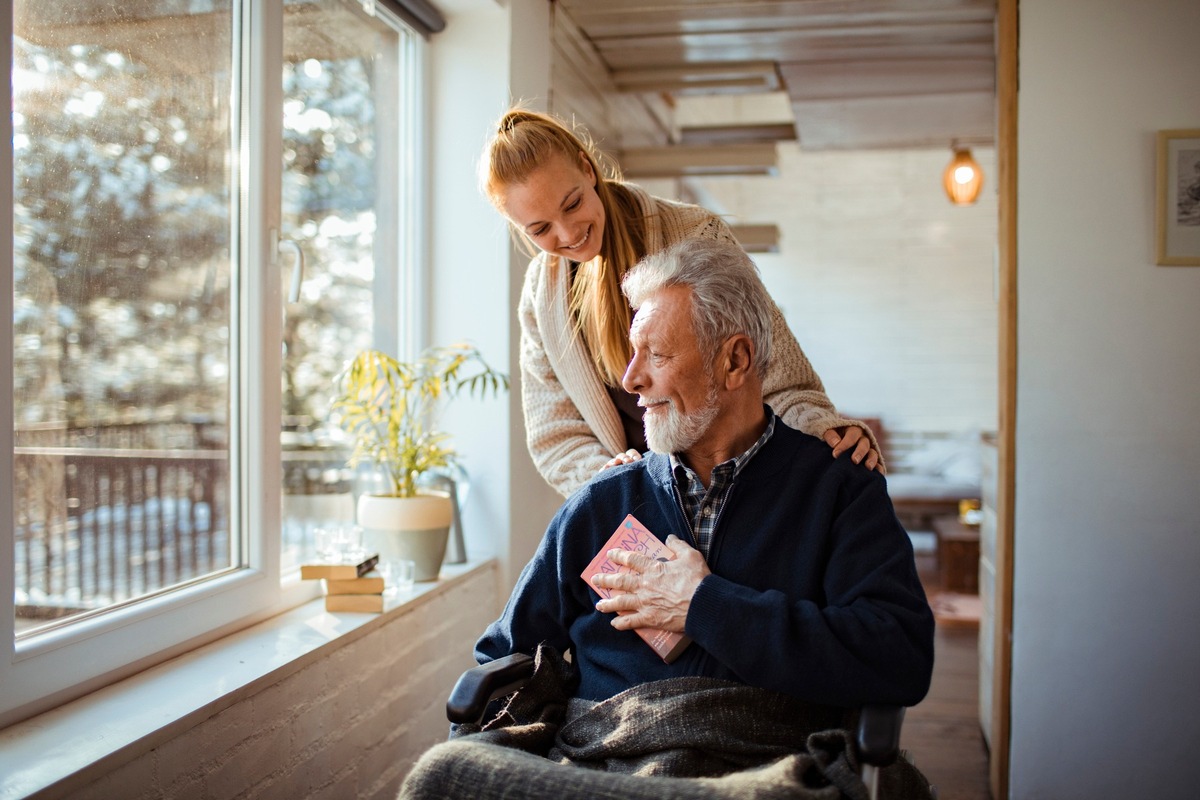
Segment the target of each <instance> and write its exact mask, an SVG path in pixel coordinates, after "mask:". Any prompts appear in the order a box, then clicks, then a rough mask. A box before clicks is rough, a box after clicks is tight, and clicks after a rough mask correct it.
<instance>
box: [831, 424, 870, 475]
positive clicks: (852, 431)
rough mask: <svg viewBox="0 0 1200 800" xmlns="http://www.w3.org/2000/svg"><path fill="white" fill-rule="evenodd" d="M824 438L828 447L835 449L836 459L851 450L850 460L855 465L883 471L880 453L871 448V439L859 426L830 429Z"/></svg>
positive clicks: (834, 455)
mask: <svg viewBox="0 0 1200 800" xmlns="http://www.w3.org/2000/svg"><path fill="white" fill-rule="evenodd" d="M822 438H823V439H824V440H825V443H826V444H827V445H829V446H830V447H832V448H833V457H834V458H837V457H838V456H840V455H841V454H842V453H845V452H846V451H847V450H850V451H851V453H850V460H851V461H853V462H854V463H855V464H862V465H863V466H865V467H866V468H867V469H879V470H880V472H882V471H883V470H882V469H880V463H879V451H878V450H876V449H875V448H874V447H872V446H871V437H869V436H867V434H866V431H864V430H863V429H862V428H860V427H858V426H857V425H851V426H848V427H845V428H830V429H829V430H827V431H825V433H824V435H823V436H822Z"/></svg>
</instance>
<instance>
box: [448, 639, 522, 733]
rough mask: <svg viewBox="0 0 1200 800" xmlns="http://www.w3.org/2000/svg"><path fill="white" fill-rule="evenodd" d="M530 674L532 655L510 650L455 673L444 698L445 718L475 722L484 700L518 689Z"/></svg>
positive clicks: (461, 722)
mask: <svg viewBox="0 0 1200 800" xmlns="http://www.w3.org/2000/svg"><path fill="white" fill-rule="evenodd" d="M531 675H533V656H529V655H526V654H525V653H513V654H512V655H511V656H505V657H504V658H498V659H496V660H495V661H489V662H488V663H486V664H480V665H479V666H478V667H472V668H471V669H469V670H467V671H466V672H464V673H463V674H462V676H460V677H459V679H458V683H456V684H454V690H453V691H452V692H450V699H449V700H447V701H446V718H447V719H449V720H450V721H451V722H454V723H458V724H463V723H476V722H479V720H480V718H481V717H483V712H484V710H485V709H487V705H488V703H490V702H492V701H493V700H495V699H496V698H497V697H504V696H505V695H508V694H512V693H513V692H515V691H516V690H517V689H520V688H521V687H522V686H524V685H525V684H526V683H527V682H528V681H529V677H530V676H531Z"/></svg>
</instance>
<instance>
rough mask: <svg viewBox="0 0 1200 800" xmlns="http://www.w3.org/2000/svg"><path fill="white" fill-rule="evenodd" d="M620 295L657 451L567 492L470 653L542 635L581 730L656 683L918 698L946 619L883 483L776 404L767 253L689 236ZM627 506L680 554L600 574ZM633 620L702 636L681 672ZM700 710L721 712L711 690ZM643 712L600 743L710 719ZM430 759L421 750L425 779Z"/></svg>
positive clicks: (633, 561)
mask: <svg viewBox="0 0 1200 800" xmlns="http://www.w3.org/2000/svg"><path fill="white" fill-rule="evenodd" d="M623 289H624V290H625V293H626V295H627V296H628V297H629V300H630V303H631V305H632V307H633V308H635V309H636V314H635V316H634V319H633V324H632V326H631V328H630V340H631V342H632V345H633V358H632V360H631V361H630V363H629V367H628V369H627V371H626V373H625V375H624V378H623V385H624V388H625V389H626V390H627V391H629V392H631V393H635V394H637V395H638V398H639V400H638V404H639V405H640V406H642V407H643V408H644V409H645V414H644V425H645V430H646V439H647V442H648V444H649V446H650V448H651V451H652V452H651V453H649V454H647V456H646V457H645V458H643V459H641V460H637V461H634V462H633V463H630V464H626V465H623V466H617V467H613V468H610V469H606V470H604V471H602V472H601V473H600V474H598V475H597V476H596V477H595V478H594V479H593V480H592V481H591V482H589V483H588V484H587V485H586V486H584V487H583V488H582V489H580V490H579V491H578V492H576V493H575V494H574V495H573V496H572V497H570V498H569V499H568V500H567V501H566V503H565V504H564V505H563V507H562V508H561V509H560V511H559V512H558V514H557V515H556V516H555V517H554V519H553V521H552V522H551V523H550V526H549V529H548V531H547V533H546V535H545V537H544V539H543V540H542V542H541V545H540V547H539V548H538V551H537V553H536V554H535V556H534V557H533V559H532V560H531V561H530V562H529V564H528V565H527V566H526V567H525V570H524V571H523V572H522V574H521V576H520V578H519V580H518V581H517V585H516V587H515V588H514V590H513V592H512V595H511V597H510V599H509V602H508V604H507V606H506V608H505V609H504V612H503V614H502V615H501V617H500V619H498V620H497V621H496V622H494V623H492V624H491V625H490V626H489V627H488V629H487V630H486V631H485V632H484V634H483V636H482V637H481V638H480V639H479V641H478V643H477V644H476V650H475V654H476V658H477V660H478V661H480V662H481V663H483V662H487V661H491V660H493V659H497V658H500V657H503V656H507V655H510V654H513V653H530V654H532V653H534V652H535V651H537V650H538V649H539V646H548V647H549V648H553V649H554V650H556V651H558V652H560V653H568V652H569V653H570V656H571V663H572V666H571V668H570V669H571V677H570V684H569V686H568V688H567V690H566V693H567V695H569V697H571V698H572V699H571V701H570V702H571V704H573V705H571V709H570V710H569V711H568V712H567V718H568V724H570V722H569V721H570V720H571V719H572V718H574V717H573V715H578V714H579V713H588V712H589V710H590V709H594V708H601V709H603V708H605V707H606V704H607V703H611V702H625V701H626V699H627V698H628V697H629V695H630V694H631V693H630V692H628V691H627V690H631V689H635V687H645V686H647V685H649V686H652V687H670V689H671V691H672V692H674V691H676V690H678V691H682V692H684V693H687V692H690V691H693V690H695V689H697V687H710V686H720V687H725V686H735V687H744V688H746V689H747V690H748V691H749V692H751V694H748V695H745V696H744V697H743V696H742V695H739V699H738V700H737V703H736V705H737V709H732V710H731V711H736V710H738V709H742V708H743V707H750V705H753V706H754V707H755V708H756V709H757V710H756V711H754V712H753V713H754V714H760V715H770V714H772V713H774V709H776V708H778V707H782V706H784V705H787V703H789V702H790V701H793V700H794V701H797V702H800V703H803V704H805V705H806V706H808V705H812V706H819V707H822V708H829V707H834V708H839V709H844V708H852V707H856V706H860V705H863V704H866V703H878V704H895V705H915V704H916V703H918V702H919V701H920V700H921V699H922V698H923V697H924V696H925V693H926V692H927V691H928V688H929V681H930V677H931V672H932V666H933V627H934V624H933V616H932V614H931V612H930V610H929V606H928V604H927V602H926V599H925V595H924V592H923V590H922V588H921V584H920V581H919V579H918V577H917V573H916V568H915V565H914V562H913V554H912V548H911V546H910V544H909V540H908V537H907V535H906V534H905V532H904V529H903V528H902V527H901V525H900V523H899V522H898V521H897V519H896V515H895V513H894V511H893V509H892V505H891V502H890V500H889V499H888V495H887V488H886V484H885V479H884V478H883V476H881V475H880V474H879V473H878V472H875V471H869V470H864V469H862V468H861V467H859V466H856V465H855V464H853V463H852V462H851V460H850V458H849V457H848V456H843V457H841V458H837V459H834V458H831V457H830V454H829V448H828V447H827V446H826V445H825V444H824V443H823V442H821V441H820V440H818V439H816V438H813V437H811V436H808V435H807V434H803V433H800V432H799V431H796V430H794V429H792V428H789V427H787V426H786V425H784V423H783V422H782V421H780V420H779V419H777V418H776V417H775V415H774V414H773V412H772V411H771V409H770V408H769V407H768V406H766V405H765V404H764V403H763V387H762V378H761V376H762V375H763V374H764V372H765V366H766V364H767V362H768V361H769V359H770V357H771V339H770V331H771V326H770V319H771V310H772V300H771V299H770V297H769V296H768V294H767V292H766V290H765V288H764V287H763V285H762V282H761V281H760V280H759V277H758V274H757V271H756V269H755V267H754V265H753V263H752V262H751V261H750V259H749V258H748V257H747V256H746V255H745V253H744V252H743V251H742V250H741V249H740V248H739V247H737V246H736V245H732V244H727V243H721V242H715V241H707V240H699V239H696V240H689V241H686V242H684V243H682V244H679V245H677V246H675V247H673V248H671V249H669V250H667V251H665V252H663V253H661V254H658V255H654V256H650V257H649V258H647V259H645V260H644V261H643V262H641V263H640V264H639V265H638V266H637V267H635V268H634V269H633V270H631V271H630V273H629V275H628V276H627V277H626V278H625V280H624V282H623ZM630 514H632V515H633V516H634V517H635V518H636V520H637V521H638V522H640V523H641V524H642V525H643V526H645V528H647V529H648V530H649V531H650V532H652V533H654V534H655V535H656V536H657V537H658V538H659V539H661V540H664V542H665V545H666V547H667V548H669V550H670V551H671V556H672V557H671V558H670V559H669V560H664V559H654V558H650V557H648V556H647V555H645V554H642V553H637V552H631V551H625V550H620V549H616V550H611V551H609V552H608V554H607V555H608V558H609V560H610V561H611V562H613V563H615V564H618V565H623V566H624V567H627V568H628V571H623V572H620V573H614V572H611V571H607V572H606V571H598V572H597V573H596V574H586V573H587V572H588V567H589V565H590V563H591V562H592V560H593V557H594V556H595V555H596V554H597V552H598V551H601V550H603V549H604V547H605V544H606V542H607V541H608V540H609V538H610V536H612V534H613V533H614V531H615V530H617V528H618V526H619V525H621V524H622V522H623V520H625V519H626V517H627V515H630ZM581 575H582V577H581ZM585 578H586V579H587V580H585ZM638 628H642V629H659V630H664V631H668V632H674V633H679V634H685V635H686V636H687V637H689V638H690V640H691V643H690V644H688V645H687V646H686V648H685V649H683V650H682V652H681V653H680V654H679V655H678V657H676V658H674V659H673V660H671V662H670V663H667V662H666V661H665V660H664V659H663V658H662V657H660V655H659V654H658V653H657V652H656V651H655V650H654V649H652V648H651V647H650V646H649V645H648V644H647V643H646V642H644V641H643V639H642V638H641V637H639V636H638V635H637V634H636V633H635V630H634V629H638ZM539 669H541V667H540V666H539ZM535 678H536V676H535ZM679 679H683V680H682V681H681V680H679ZM710 682H711V683H710ZM665 693H666V692H665V690H663V691H659V690H658V689H657V688H656V689H654V690H653V691H649V692H647V693H646V696H647V697H646V698H642V697H639V698H638V702H639V703H641V702H642V701H643V700H644V699H647V698H648V699H649V700H650V701H651V702H658V701H659V700H660V699H661V698H662V697H663V696H664V694H665ZM519 696H520V695H518V697H519ZM781 698H782V699H781ZM595 704H599V705H598V706H597V705H595ZM700 705H703V706H707V705H710V700H709V699H707V696H706V699H705V700H704V702H703V703H701V704H700ZM633 708H636V709H637V710H636V711H634V712H632V713H629V712H626V711H621V712H619V713H614V714H612V715H611V716H610V717H606V718H604V720H603V721H602V722H601V723H600V724H598V725H596V726H593V728H594V730H595V732H596V735H597V737H598V741H600V742H602V744H600V745H597V746H600V747H607V746H609V745H611V744H612V740H613V734H612V732H611V731H610V730H608V728H607V726H608V724H609V719H611V720H612V724H613V725H615V726H619V727H622V728H623V727H624V726H626V725H628V724H629V722H630V720H646V723H645V724H653V723H652V722H650V720H655V719H658V718H660V717H661V718H664V719H667V720H668V721H671V722H673V723H675V724H676V725H677V726H678V725H680V724H682V725H684V726H685V727H686V726H689V725H690V726H691V727H693V728H695V729H697V730H700V729H703V728H704V727H705V726H706V725H710V724H716V723H714V722H713V721H712V720H708V719H691V718H688V717H686V716H682V715H681V711H680V710H679V709H678V708H675V707H672V708H671V710H670V711H668V712H664V713H662V714H648V715H646V714H643V713H642V711H641V709H642V706H641V705H638V706H634V707H633ZM539 713H540V712H539ZM792 713H793V712H791V711H790V710H789V711H788V713H787V715H786V716H783V715H781V718H780V719H779V720H775V719H774V718H772V722H769V723H766V724H765V725H762V724H760V725H758V726H757V727H754V726H751V728H749V729H748V730H749V731H750V732H749V733H748V734H747V736H748V738H750V739H754V738H756V737H760V736H761V735H762V730H764V729H765V730H772V729H773V728H774V727H776V726H782V725H787V724H788V722H787V720H789V719H791V715H792ZM501 716H504V715H501ZM516 716H518V717H519V715H516ZM765 718H766V717H765V716H764V717H763V719H765ZM538 719H542V717H538ZM509 722H518V723H519V722H522V720H521V719H519V718H517V719H510V720H509ZM760 722H761V720H760ZM638 725H639V726H640V725H642V723H641V722H639V723H638ZM572 730H573V731H574V732H573V733H572V734H571V735H570V736H567V737H566V739H567V740H569V742H567V743H564V741H563V739H562V737H559V741H558V743H557V746H558V747H559V748H560V749H559V750H558V751H555V752H556V753H557V754H558V755H559V756H561V749H562V748H567V749H569V750H570V749H571V748H574V749H573V750H571V752H573V753H577V752H582V751H583V750H588V748H590V747H592V745H591V744H589V745H587V746H584V745H581V744H580V742H579V739H580V736H579V730H577V729H572ZM637 735H640V734H637ZM657 737H658V734H657V733H656V734H655V735H654V736H653V737H650V738H653V739H654V740H655V741H658V739H657ZM473 738H475V737H465V739H473ZM801 741H803V737H801ZM453 744H454V743H453V742H452V743H448V745H453ZM568 744H569V745H570V746H569V747H568ZM743 744H744V743H739V744H738V747H739V748H740V747H742V745H743ZM446 746H447V745H443V746H442V747H443V748H445V747H446ZM520 746H523V745H520ZM691 746H692V745H687V747H691ZM708 746H709V745H705V747H708ZM623 747H624V744H622V748H623ZM589 752H591V751H590V750H589ZM543 754H544V753H543ZM460 756H461V750H460V751H459V752H458V753H456V754H455V755H454V756H453V757H451V756H450V755H447V754H445V753H443V755H442V757H441V760H440V763H441V765H442V767H443V768H444V769H443V772H446V771H449V772H450V773H455V772H456V771H458V772H461V770H462V769H463V767H462V766H461V764H462V763H463V762H462V760H461V757H460ZM818 760H820V759H818ZM605 763H606V764H608V765H609V767H610V768H611V763H610V762H607V761H606V762H605ZM639 763H640V762H639ZM433 769H434V768H433V767H431V766H429V762H428V761H427V762H426V764H425V766H423V767H422V770H419V771H425V772H429V771H431V770H433ZM638 769H641V768H640V767H638V768H636V769H633V770H632V771H638ZM655 769H657V768H655ZM651 771H652V772H653V771H654V770H653V769H652V770H651ZM478 774H490V773H486V770H480V771H479V773H478ZM553 774H554V776H555V778H556V779H557V778H558V777H561V773H557V772H556V773H553ZM704 774H707V773H704ZM623 777H625V776H623ZM610 788H612V790H613V791H615V792H617V795H621V796H628V795H626V794H625V793H626V792H628V791H630V790H629V788H628V787H610ZM576 789H578V787H571V790H572V791H574V790H576ZM578 790H579V791H582V789H578ZM438 791H443V792H446V791H449V790H447V789H446V788H445V787H444V786H442V787H440V788H439V790H438ZM505 796H507V795H505ZM660 796H661V795H660Z"/></svg>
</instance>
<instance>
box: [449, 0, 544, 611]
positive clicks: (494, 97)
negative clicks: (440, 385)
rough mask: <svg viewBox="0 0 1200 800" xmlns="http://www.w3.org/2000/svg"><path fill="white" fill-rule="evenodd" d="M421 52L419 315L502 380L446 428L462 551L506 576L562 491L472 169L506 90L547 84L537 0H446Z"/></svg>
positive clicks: (492, 228) (504, 255) (516, 277)
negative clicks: (532, 406)
mask: <svg viewBox="0 0 1200 800" xmlns="http://www.w3.org/2000/svg"><path fill="white" fill-rule="evenodd" d="M438 7H439V8H440V9H442V11H443V12H444V13H445V16H446V23H447V24H446V29H445V31H444V32H442V33H440V34H437V36H436V37H435V39H434V43H433V46H432V47H431V48H430V49H431V53H432V59H433V63H432V73H433V74H432V91H431V92H430V104H431V112H432V116H433V120H434V131H433V134H432V137H431V142H430V151H431V161H430V172H431V174H432V175H434V176H436V180H434V181H433V185H432V187H431V190H432V197H433V204H432V210H431V215H430V216H431V228H430V235H431V246H430V265H429V269H430V275H429V280H430V287H431V290H432V297H433V303H432V308H431V309H430V314H429V317H430V319H431V326H432V330H431V332H430V339H431V341H432V342H434V343H439V344H446V343H449V342H453V341H458V340H460V339H464V338H465V339H469V340H470V341H472V342H474V343H475V344H477V345H479V346H480V347H481V348H482V349H483V351H484V353H485V354H486V355H487V356H488V358H489V360H490V361H491V362H492V364H493V366H497V367H499V368H502V369H505V370H506V371H507V372H508V373H509V375H510V377H511V378H512V379H513V388H512V391H511V392H510V393H509V394H508V395H507V396H506V397H504V398H502V399H501V400H499V401H497V400H487V401H485V402H480V401H468V402H460V403H458V404H457V405H456V406H454V407H452V408H450V409H448V413H447V414H446V417H445V420H444V421H445V426H446V429H447V430H452V431H454V440H453V442H454V446H455V448H456V449H457V450H458V451H459V452H460V453H461V454H462V455H463V456H464V460H465V463H466V466H467V469H468V470H469V472H470V476H471V488H470V494H469V497H468V500H467V504H466V507H465V509H464V515H465V519H464V522H463V529H464V531H465V532H466V539H467V543H466V544H467V552H468V554H469V556H470V557H472V558H476V557H481V556H498V557H499V558H500V559H501V562H502V566H503V568H504V571H505V574H506V575H507V576H508V580H507V581H502V584H503V593H504V595H505V596H507V593H508V589H507V587H508V586H509V585H510V584H511V580H512V579H513V578H514V577H515V573H516V572H518V571H519V570H520V568H521V567H522V566H524V564H525V562H526V561H527V560H528V558H529V557H530V556H531V555H532V554H533V550H534V547H536V545H537V542H538V541H539V540H540V539H541V536H542V533H543V532H544V531H545V528H546V524H547V523H548V522H549V520H550V516H551V515H552V514H553V512H554V511H555V510H556V509H557V507H558V505H559V503H560V501H561V498H559V497H558V496H557V494H555V493H554V492H553V491H552V490H550V489H549V488H548V487H546V485H545V482H544V481H542V479H541V477H540V476H538V474H537V472H536V471H535V470H534V467H533V464H532V461H531V460H530V458H529V455H528V453H527V451H526V448H525V434H524V428H523V423H522V417H521V403H520V383H519V366H518V364H517V330H516V327H515V319H516V317H515V309H516V306H517V298H518V296H519V293H520V288H521V283H522V280H523V277H524V274H525V267H526V264H527V263H528V258H527V257H525V256H523V255H520V254H518V253H516V252H515V251H514V250H513V249H512V248H511V246H510V242H509V235H508V231H507V228H506V226H505V223H504V220H503V219H502V218H501V217H500V215H499V214H497V213H496V211H495V210H494V209H493V208H492V207H491V205H490V204H489V203H488V202H487V200H486V199H484V197H483V196H482V195H481V194H480V193H479V191H478V180H477V177H476V168H477V164H478V161H479V156H480V153H481V152H482V149H483V145H484V143H485V141H486V140H487V137H488V135H489V133H490V130H491V126H492V125H493V124H494V123H495V122H496V120H498V119H499V118H500V115H501V114H502V113H503V112H504V110H505V109H506V108H508V106H509V104H510V101H511V99H512V98H522V99H526V100H529V101H531V102H532V103H533V104H536V103H537V102H538V101H539V100H540V102H541V103H543V104H544V102H545V97H546V95H547V92H548V87H549V48H550V45H549V38H550V37H549V4H548V3H546V2H545V0H509V2H507V3H504V4H503V5H501V4H500V3H498V2H496V0H447V2H439V3H438Z"/></svg>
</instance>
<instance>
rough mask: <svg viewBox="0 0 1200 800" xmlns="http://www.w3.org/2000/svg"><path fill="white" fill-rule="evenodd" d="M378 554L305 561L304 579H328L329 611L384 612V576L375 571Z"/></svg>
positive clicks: (327, 598) (326, 598)
mask: <svg viewBox="0 0 1200 800" xmlns="http://www.w3.org/2000/svg"><path fill="white" fill-rule="evenodd" d="M377 564H379V556H378V554H376V555H372V556H367V557H366V558H364V559H362V560H359V561H353V562H344V563H336V564H332V563H325V564H304V565H302V566H301V567H300V577H301V579H303V580H306V581H311V580H323V581H325V610H326V611H367V612H372V611H373V612H380V611H383V590H384V585H383V578H382V577H381V576H380V575H379V573H377V572H374V571H373V570H374V569H375V567H376V565H377Z"/></svg>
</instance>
